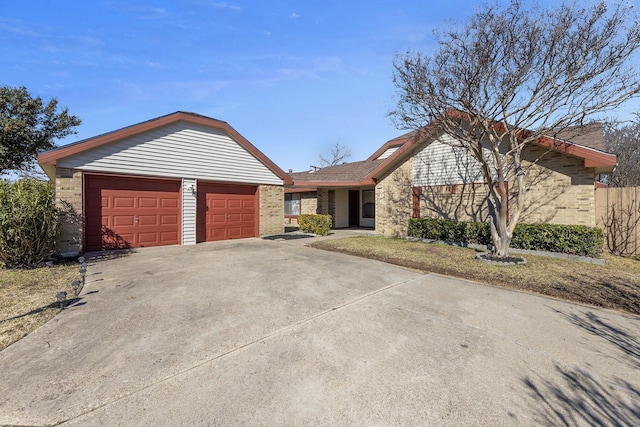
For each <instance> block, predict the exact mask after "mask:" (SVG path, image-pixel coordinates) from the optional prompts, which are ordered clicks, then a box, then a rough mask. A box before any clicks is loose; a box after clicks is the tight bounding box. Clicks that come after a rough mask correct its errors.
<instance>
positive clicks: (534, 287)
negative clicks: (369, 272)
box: [310, 236, 640, 314]
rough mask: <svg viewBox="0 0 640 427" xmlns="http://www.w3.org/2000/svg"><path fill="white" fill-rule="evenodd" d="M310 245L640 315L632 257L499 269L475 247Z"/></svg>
mask: <svg viewBox="0 0 640 427" xmlns="http://www.w3.org/2000/svg"><path fill="white" fill-rule="evenodd" d="M310 246H312V247H314V248H318V249H325V250H330V251H336V252H342V253H345V254H350V255H356V256H361V257H365V258H371V259H376V260H380V261H384V262H388V263H391V264H396V265H401V266H404V267H409V268H413V269H416V270H420V271H424V272H429V273H440V274H446V275H449V276H455V277H460V278H464V279H469V280H474V281H477V282H482V283H486V284H490V285H495V286H500V287H504V288H510V289H518V290H522V291H529V292H535V293H539V294H543V295H549V296H552V297H556V298H562V299H566V300H570V301H577V302H581V303H586V304H591V305H595V306H599V307H606V308H612V309H617V310H623V311H627V312H630V313H634V314H640V261H637V260H633V259H628V258H621V257H613V256H605V259H606V265H595V264H586V263H582V262H577V261H568V260H563V259H558V258H553V257H544V256H534V255H523V256H524V257H525V258H526V260H527V264H525V265H518V266H496V265H490V264H485V263H482V262H480V261H478V260H476V259H475V256H476V254H477V253H478V251H476V250H474V249H468V248H460V247H456V246H447V245H443V244H432V243H423V242H411V241H408V240H403V239H389V238H385V237H371V236H361V237H351V238H345V239H336V240H324V241H319V242H315V243H312V244H311V245H310Z"/></svg>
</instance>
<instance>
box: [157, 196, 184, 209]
mask: <svg viewBox="0 0 640 427" xmlns="http://www.w3.org/2000/svg"><path fill="white" fill-rule="evenodd" d="M160 203H161V206H162V208H163V209H172V208H178V207H179V204H178V199H166V198H163V199H161V201H160Z"/></svg>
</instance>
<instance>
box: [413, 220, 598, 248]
mask: <svg viewBox="0 0 640 427" xmlns="http://www.w3.org/2000/svg"><path fill="white" fill-rule="evenodd" d="M409 236H412V237H419V238H422V239H433V240H443V241H449V242H456V243H476V244H480V245H490V244H492V239H491V230H490V227H489V224H488V223H482V222H457V221H449V220H445V219H431V218H413V219H411V221H410V222H409ZM603 243H604V235H603V232H602V230H601V229H600V228H596V227H587V226H584V225H556V224H519V225H518V226H516V229H515V230H514V232H513V238H512V239H511V247H512V248H518V249H530V250H537V251H548V252H560V253H566V254H573V255H584V256H590V257H598V256H600V255H601V254H602V246H603Z"/></svg>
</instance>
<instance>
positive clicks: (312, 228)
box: [298, 214, 331, 236]
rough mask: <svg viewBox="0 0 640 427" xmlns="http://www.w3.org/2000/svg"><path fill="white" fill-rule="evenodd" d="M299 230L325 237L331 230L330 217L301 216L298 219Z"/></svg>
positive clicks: (316, 215) (318, 215)
mask: <svg viewBox="0 0 640 427" xmlns="http://www.w3.org/2000/svg"><path fill="white" fill-rule="evenodd" d="M298 225H299V226H300V230H302V231H304V232H305V233H313V234H317V235H318V236H327V235H328V234H329V231H330V230H331V215H320V214H302V215H300V218H299V219H298Z"/></svg>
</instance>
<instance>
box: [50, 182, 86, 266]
mask: <svg viewBox="0 0 640 427" xmlns="http://www.w3.org/2000/svg"><path fill="white" fill-rule="evenodd" d="M55 187H56V204H57V205H58V207H59V208H61V209H62V215H61V216H60V236H59V237H58V243H57V245H56V252H57V253H59V254H63V255H72V254H77V253H80V252H82V250H83V239H82V172H81V171H79V170H70V169H58V170H56V182H55Z"/></svg>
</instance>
